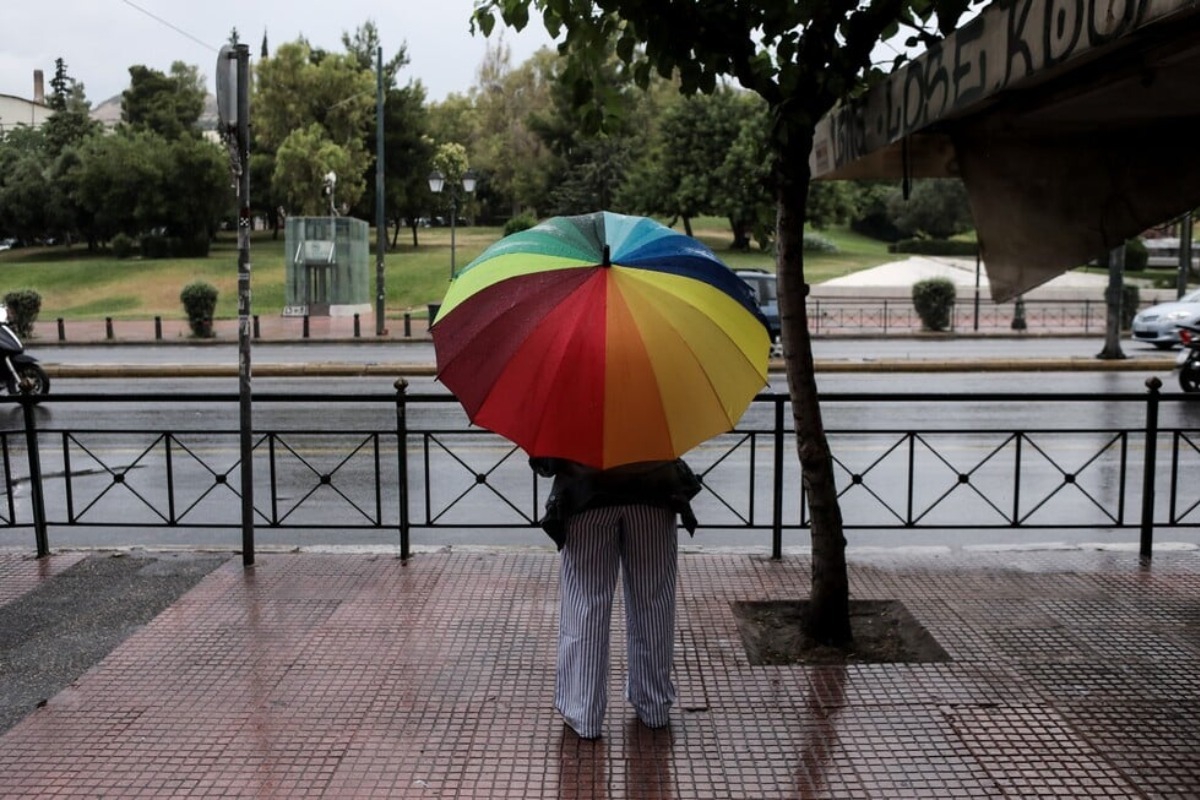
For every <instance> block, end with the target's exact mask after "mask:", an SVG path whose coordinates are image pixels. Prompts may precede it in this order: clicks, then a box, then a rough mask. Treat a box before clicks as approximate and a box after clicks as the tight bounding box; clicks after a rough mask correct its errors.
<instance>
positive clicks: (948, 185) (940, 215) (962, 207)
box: [887, 178, 974, 239]
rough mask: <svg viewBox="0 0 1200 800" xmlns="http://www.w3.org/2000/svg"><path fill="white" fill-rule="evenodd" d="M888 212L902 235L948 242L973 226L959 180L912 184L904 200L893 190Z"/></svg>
mask: <svg viewBox="0 0 1200 800" xmlns="http://www.w3.org/2000/svg"><path fill="white" fill-rule="evenodd" d="M887 210H888V216H889V217H890V219H891V221H892V224H893V225H895V226H896V229H897V230H899V231H900V233H901V234H902V235H904V236H930V237H933V238H934V239H949V238H950V237H951V236H955V235H957V234H960V233H964V232H965V231H968V230H970V229H971V228H972V227H973V226H974V223H973V222H972V219H971V205H970V202H969V201H968V200H967V188H966V186H965V185H964V184H963V182H962V180H961V179H959V178H936V179H928V180H919V181H914V182H913V185H912V190H911V192H910V193H909V196H908V197H907V198H905V196H904V193H903V191H901V190H900V189H899V188H896V189H894V190H893V191H892V193H891V194H890V195H889V196H888V200H887Z"/></svg>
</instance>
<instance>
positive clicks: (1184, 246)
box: [1175, 211, 1192, 298]
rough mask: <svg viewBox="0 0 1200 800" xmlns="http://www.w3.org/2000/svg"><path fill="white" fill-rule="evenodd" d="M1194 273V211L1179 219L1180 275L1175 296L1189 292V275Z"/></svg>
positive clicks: (1178, 296) (1181, 295) (1176, 282)
mask: <svg viewBox="0 0 1200 800" xmlns="http://www.w3.org/2000/svg"><path fill="white" fill-rule="evenodd" d="M1191 274H1192V212H1190V211H1189V212H1188V213H1186V214H1184V215H1183V219H1182V220H1180V221H1179V277H1178V278H1177V279H1176V281H1175V297H1176V298H1180V297H1183V296H1184V295H1185V294H1187V287H1188V277H1189V276H1190V275H1191Z"/></svg>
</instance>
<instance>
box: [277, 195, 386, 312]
mask: <svg viewBox="0 0 1200 800" xmlns="http://www.w3.org/2000/svg"><path fill="white" fill-rule="evenodd" d="M369 238H370V226H369V225H368V224H367V223H366V222H364V221H363V220H361V219H355V218H354V217H288V218H287V219H286V220H285V222H284V270H285V274H284V279H285V282H284V304H285V305H284V308H283V315H284V316H285V317H303V316H310V317H320V316H333V317H339V316H352V315H354V314H366V313H370V311H371V309H372V306H371V299H372V295H371V285H370V271H371V265H370V260H371V259H370V244H369Z"/></svg>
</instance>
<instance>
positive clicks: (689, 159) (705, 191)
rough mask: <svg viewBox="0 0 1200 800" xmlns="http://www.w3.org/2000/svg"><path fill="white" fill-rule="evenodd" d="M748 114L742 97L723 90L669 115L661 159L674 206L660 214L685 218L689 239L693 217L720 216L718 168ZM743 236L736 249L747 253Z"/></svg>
mask: <svg viewBox="0 0 1200 800" xmlns="http://www.w3.org/2000/svg"><path fill="white" fill-rule="evenodd" d="M744 111H745V106H744V104H743V103H742V102H741V100H740V98H739V97H738V93H737V92H735V91H734V90H732V89H728V88H724V87H722V88H720V89H718V90H717V91H715V92H713V93H712V94H710V95H693V96H690V97H685V98H683V99H682V102H677V103H675V104H674V105H673V106H671V107H670V108H667V109H666V110H665V112H664V114H663V118H662V122H661V123H660V125H659V136H660V138H661V142H662V147H661V151H660V153H659V158H660V164H661V169H662V170H663V173H664V175H663V180H664V181H665V183H666V185H667V186H668V187H670V189H669V194H668V196H667V201H668V203H669V204H670V205H669V207H667V208H662V209H658V211H660V212H662V213H666V214H670V215H671V216H678V217H680V218H682V219H683V224H684V230H685V231H686V232H687V234H688V235H689V236H690V235H691V233H692V225H691V220H692V218H693V217H695V216H698V215H700V214H711V213H714V212H716V211H718V203H717V198H718V196H719V195H720V193H721V181H722V176H721V175H720V173H719V171H718V167H720V165H721V164H722V163H723V162H724V161H725V157H726V155H727V154H728V152H729V150H730V148H731V147H733V143H734V142H735V141H736V140H737V137H738V134H739V132H740V131H741V121H742V114H743V113H744ZM740 234H741V231H739V230H736V229H735V230H734V247H736V248H741V249H744V248H745V247H746V245H747V242H748V240H747V239H745V238H744V237H743V236H742V235H740Z"/></svg>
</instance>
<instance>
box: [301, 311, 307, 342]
mask: <svg viewBox="0 0 1200 800" xmlns="http://www.w3.org/2000/svg"><path fill="white" fill-rule="evenodd" d="M300 338H302V339H307V338H308V314H305V315H304V323H303V326H302V329H301V334H300Z"/></svg>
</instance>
